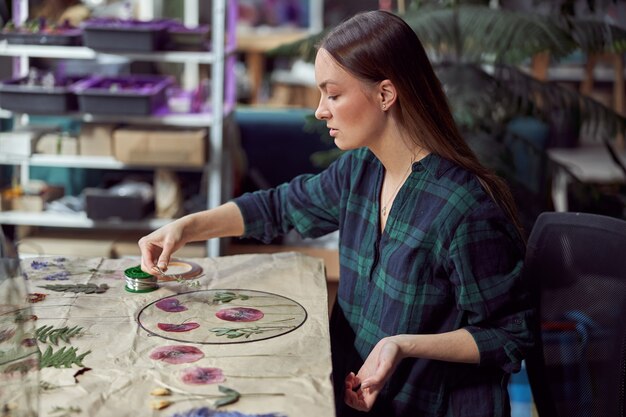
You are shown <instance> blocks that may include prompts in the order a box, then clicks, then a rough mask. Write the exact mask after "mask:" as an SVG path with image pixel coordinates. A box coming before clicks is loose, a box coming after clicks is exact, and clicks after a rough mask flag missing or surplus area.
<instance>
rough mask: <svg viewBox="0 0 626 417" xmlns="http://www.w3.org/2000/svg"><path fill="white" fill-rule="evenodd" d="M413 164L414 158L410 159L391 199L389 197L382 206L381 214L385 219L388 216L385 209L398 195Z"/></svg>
mask: <svg viewBox="0 0 626 417" xmlns="http://www.w3.org/2000/svg"><path fill="white" fill-rule="evenodd" d="M413 162H415V158H411V163H410V164H409V167H408V168H407V169H406V172H405V173H404V175H403V176H402V180H400V182H399V183H398V185H396V188H395V190H394V191H393V193H392V194H391V197H389V199H388V200H387V202H386V203H385V204H384V205H383V208H382V210H381V213H382V216H383V217H387V214H388V212H387V208H388V207H389V204H390V203H391V202H392V201H393V199H394V198H395V196H396V194H398V191H400V187H402V184H404V181H406V179H407V178H409V173H410V172H411V167H413Z"/></svg>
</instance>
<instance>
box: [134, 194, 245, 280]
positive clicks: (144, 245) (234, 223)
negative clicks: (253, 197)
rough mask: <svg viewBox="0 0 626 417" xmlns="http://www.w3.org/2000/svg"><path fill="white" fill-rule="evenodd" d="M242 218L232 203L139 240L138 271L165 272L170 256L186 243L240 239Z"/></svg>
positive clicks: (201, 212)
mask: <svg viewBox="0 0 626 417" xmlns="http://www.w3.org/2000/svg"><path fill="white" fill-rule="evenodd" d="M243 232H244V223H243V216H242V215H241V211H240V210H239V207H237V205H236V204H235V203H233V202H228V203H225V204H222V205H221V206H219V207H216V208H214V209H210V210H205V211H200V212H197V213H193V214H188V215H186V216H184V217H181V218H180V219H178V220H176V221H173V222H172V223H169V224H167V225H165V226H163V227H161V228H160V229H157V230H155V231H154V232H152V233H150V234H149V235H147V236H144V237H142V238H141V239H139V249H140V250H141V269H142V270H143V271H144V272H147V273H148V274H154V272H157V271H156V268H155V267H157V266H158V267H159V269H160V270H161V271H165V270H167V265H168V264H169V262H170V258H171V257H172V254H173V253H174V252H176V251H177V250H178V249H180V248H182V247H183V246H184V245H185V244H187V243H189V242H198V241H201V240H207V239H213V238H218V237H226V236H241V235H242V233H243Z"/></svg>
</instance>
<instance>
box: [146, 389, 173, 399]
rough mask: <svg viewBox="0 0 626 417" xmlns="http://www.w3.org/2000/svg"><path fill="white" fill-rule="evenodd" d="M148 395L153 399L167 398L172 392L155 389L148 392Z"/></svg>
mask: <svg viewBox="0 0 626 417" xmlns="http://www.w3.org/2000/svg"><path fill="white" fill-rule="evenodd" d="M150 395H153V396H155V397H167V396H168V395H172V391H171V390H170V389H169V388H155V389H153V390H152V391H150Z"/></svg>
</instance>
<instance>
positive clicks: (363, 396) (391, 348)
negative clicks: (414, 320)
mask: <svg viewBox="0 0 626 417" xmlns="http://www.w3.org/2000/svg"><path fill="white" fill-rule="evenodd" d="M401 360H402V352H401V350H400V346H399V345H398V344H397V343H396V342H395V341H394V340H393V338H392V337H386V338H384V339H382V340H381V341H380V342H378V343H377V344H376V346H375V347H374V349H373V350H372V352H371V353H370V354H369V356H368V357H367V359H366V360H365V362H364V363H363V366H362V367H361V369H359V373H358V374H356V375H354V373H353V372H350V374H349V375H348V376H346V379H345V394H344V401H345V402H346V404H348V405H349V406H350V407H352V408H355V409H357V410H360V411H369V410H371V409H372V407H373V406H374V402H375V401H376V397H378V393H379V392H380V390H381V389H382V387H383V386H384V385H385V382H387V380H388V379H389V377H390V376H391V374H393V371H394V370H395V369H396V366H397V365H398V363H399V362H400V361H401ZM359 384H360V387H359ZM357 387H358V389H357Z"/></svg>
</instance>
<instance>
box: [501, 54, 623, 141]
mask: <svg viewBox="0 0 626 417" xmlns="http://www.w3.org/2000/svg"><path fill="white" fill-rule="evenodd" d="M496 78H497V79H498V80H499V82H500V83H501V85H502V86H504V87H506V89H507V90H508V91H509V92H510V93H511V94H513V95H514V96H517V97H524V98H525V99H528V100H529V101H532V102H533V103H535V105H536V106H537V108H538V110H539V111H541V112H542V113H543V114H549V113H550V112H551V111H552V110H554V109H570V110H571V111H574V112H576V111H577V112H579V117H580V119H581V124H584V125H586V127H587V130H586V132H587V133H588V134H590V136H592V137H594V138H596V139H597V140H612V139H613V138H614V136H615V135H616V134H617V133H619V132H624V130H625V129H626V118H625V117H624V116H622V115H620V114H618V113H616V112H615V111H614V110H613V109H611V108H610V107H607V106H606V105H604V104H602V103H600V102H598V101H596V100H594V99H593V98H591V97H588V96H584V95H582V94H580V93H579V92H578V91H576V90H574V89H571V88H565V87H562V86H560V85H558V84H553V83H549V82H543V81H540V80H537V79H535V78H533V77H531V76H530V75H528V74H525V73H524V72H522V71H520V70H519V69H518V68H516V67H513V66H498V67H497V69H496Z"/></svg>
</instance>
